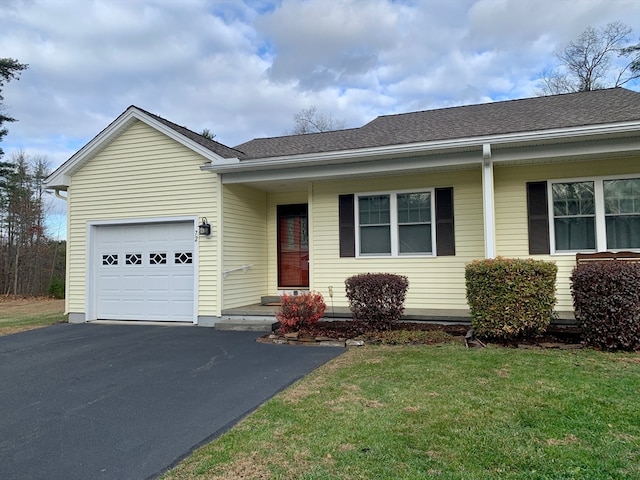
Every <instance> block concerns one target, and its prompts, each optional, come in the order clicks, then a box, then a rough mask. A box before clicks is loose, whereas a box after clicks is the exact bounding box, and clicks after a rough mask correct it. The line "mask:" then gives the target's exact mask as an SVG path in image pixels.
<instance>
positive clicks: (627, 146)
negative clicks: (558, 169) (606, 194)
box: [492, 137, 640, 163]
mask: <svg viewBox="0 0 640 480" xmlns="http://www.w3.org/2000/svg"><path fill="white" fill-rule="evenodd" d="M493 147H494V148H493V155H492V158H493V161H494V162H496V163H509V162H512V163H518V162H526V161H533V160H537V161H549V160H553V159H563V158H567V157H594V156H602V157H604V156H616V155H621V154H634V153H637V154H640V137H620V138H613V139H612V138H608V139H604V140H590V139H585V140H584V141H580V142H571V143H557V144H551V143H550V144H545V145H534V146H531V145H529V146H524V147H518V146H515V147H512V148H509V147H508V146H507V148H495V144H494V145H493Z"/></svg>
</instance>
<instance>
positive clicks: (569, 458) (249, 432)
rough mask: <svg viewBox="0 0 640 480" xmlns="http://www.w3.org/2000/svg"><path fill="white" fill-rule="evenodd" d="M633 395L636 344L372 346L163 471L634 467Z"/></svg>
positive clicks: (390, 473)
mask: <svg viewBox="0 0 640 480" xmlns="http://www.w3.org/2000/svg"><path fill="white" fill-rule="evenodd" d="M282 348H304V347H287V346H283V347H282ZM639 402H640V355H639V354H628V353H624V354H612V353H603V352H597V351H593V350H578V351H563V350H521V349H509V348H499V347H489V348H486V349H477V350H476V349H471V350H467V349H465V348H464V346H461V345H459V344H445V345H441V346H422V347H377V346H368V347H362V348H356V349H351V350H349V351H347V352H346V353H345V354H344V355H342V356H340V357H338V358H337V359H335V360H334V361H332V362H330V363H328V364H327V365H325V366H323V367H321V368H320V369H318V370H317V371H315V372H314V373H312V374H311V375H310V376H308V377H307V378H305V379H303V380H301V381H300V382H298V383H296V384H295V385H293V386H292V387H291V388H289V389H287V390H286V391H284V392H282V393H281V394H280V395H278V396H276V397H275V398H274V399H272V400H270V401H269V402H267V403H266V404H265V405H263V406H262V407H261V408H259V409H258V410H257V411H256V412H254V413H253V414H251V415H250V416H249V417H248V418H246V419H245V420H244V421H242V422H241V423H240V424H239V425H237V426H236V427H235V428H233V429H232V430H231V431H229V432H227V433H226V434H225V435H223V436H222V437H220V438H219V439H218V440H216V441H214V442H213V443H211V444H209V445H207V446H204V447H203V448H201V449H199V450H198V451H196V452H195V453H194V454H193V455H192V456H191V457H189V458H187V459H186V460H185V461H184V462H182V463H181V464H180V465H179V466H178V467H177V468H176V469H174V470H173V471H172V472H169V473H168V474H167V475H166V476H165V477H164V478H165V479H195V478H202V479H205V478H206V479H227V480H229V479H240V478H242V479H309V480H311V479H425V478H434V479H465V480H469V479H483V480H484V479H527V480H528V479H629V478H640V408H639V405H640V403H639ZM212 415H215V412H212ZM203 421H206V419H203Z"/></svg>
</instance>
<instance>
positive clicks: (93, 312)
mask: <svg viewBox="0 0 640 480" xmlns="http://www.w3.org/2000/svg"><path fill="white" fill-rule="evenodd" d="M175 222H183V223H187V222H191V223H192V225H193V238H194V243H195V244H196V248H194V249H193V263H194V265H193V268H194V271H193V323H194V324H197V323H198V278H199V270H200V262H199V260H198V259H199V248H198V245H197V243H198V238H199V236H198V217H197V216H194V215H189V216H177V217H145V218H123V219H117V220H89V221H87V239H86V245H87V250H86V279H85V312H87V315H86V318H85V321H91V320H97V319H98V313H97V291H96V288H95V287H96V284H97V272H96V270H97V269H96V265H97V263H96V261H97V260H96V245H95V241H96V229H97V228H98V227H100V226H118V225H123V226H124V225H144V224H151V223H155V224H158V223H175Z"/></svg>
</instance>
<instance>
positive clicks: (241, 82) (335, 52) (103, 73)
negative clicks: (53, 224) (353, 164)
mask: <svg viewBox="0 0 640 480" xmlns="http://www.w3.org/2000/svg"><path fill="white" fill-rule="evenodd" d="M0 10H1V11H0V45H2V52H1V53H0V54H1V55H2V56H9V57H13V58H17V59H19V60H20V61H21V62H23V63H28V64H29V65H30V68H29V69H28V70H27V71H25V72H24V73H23V75H22V78H21V79H20V80H19V81H12V82H10V83H9V84H7V85H5V87H4V91H3V94H4V97H5V105H6V107H7V112H8V113H9V114H10V115H12V116H14V117H15V118H17V119H18V120H19V122H16V123H13V124H9V125H7V126H8V128H9V135H8V136H7V137H5V140H4V142H3V145H2V147H3V149H4V150H5V153H6V154H9V153H10V152H11V151H12V150H14V149H18V148H21V149H24V150H25V151H26V152H27V153H28V154H32V155H35V154H41V153H47V154H48V156H49V159H50V160H51V163H52V164H53V165H54V166H57V165H59V164H60V163H61V162H62V161H63V160H64V159H66V158H68V157H69V156H70V155H71V154H72V153H73V152H74V151H75V150H77V149H79V148H80V147H81V146H82V145H83V144H85V143H86V142H87V141H89V140H90V139H91V138H93V137H94V136H95V135H96V134H97V133H99V132H100V131H101V130H102V129H103V128H104V127H105V126H106V125H107V124H109V123H110V122H111V121H112V120H113V119H114V118H115V117H116V116H117V115H119V114H120V113H122V112H123V111H124V110H125V109H126V108H127V107H128V106H129V105H131V104H135V105H138V106H140V107H142V108H144V109H147V110H149V111H151V112H153V113H157V114H159V115H161V116H163V117H165V118H168V119H169V120H172V121H174V122H176V123H179V124H181V125H185V126H187V127H189V128H191V129H193V130H195V131H201V130H202V129H203V128H208V129H209V130H211V131H213V132H214V133H216V134H217V140H219V141H221V142H223V143H225V144H228V145H235V144H238V143H241V142H244V141H246V140H249V139H251V138H253V137H257V136H273V135H279V134H281V133H282V132H284V131H285V130H287V129H290V128H291V126H292V116H293V114H294V113H296V112H298V111H300V109H302V108H305V107H308V106H310V105H316V106H317V108H318V110H319V111H322V112H325V113H328V114H332V115H333V116H334V117H336V118H339V119H344V120H346V122H347V126H360V125H362V124H363V123H365V122H367V121H370V120H371V119H373V118H374V117H375V116H376V115H380V114H389V113H396V112H406V111H411V110H418V109H427V108H434V107H439V106H450V105H459V104H462V103H477V102H486V101H492V100H499V99H507V98H518V97H525V96H531V95H533V91H534V88H535V85H536V82H537V80H536V78H537V75H538V74H539V73H540V72H541V71H542V70H543V69H544V68H545V67H547V66H549V65H550V62H551V60H553V53H554V52H555V51H556V50H557V49H558V48H560V47H562V46H563V45H565V44H566V42H567V41H569V40H571V39H573V38H575V37H576V36H577V35H578V34H579V33H580V32H581V31H582V30H584V28H586V26H588V25H593V26H600V25H604V24H606V23H607V22H609V21H614V20H622V21H624V22H627V23H629V25H630V26H632V27H633V28H634V30H635V35H636V37H637V36H638V35H640V4H638V2H637V0H537V1H535V0H532V1H527V2H523V1H521V0H477V1H474V0H463V1H429V2H420V1H405V2H403V1H390V0H389V1H387V0H372V1H363V0H324V1H323V0H306V1H301V0H284V1H282V2H280V1H277V0H273V1H269V0H262V1H246V2H242V1H240V0H216V1H214V0H188V1H182V0H181V1H180V2H177V1H171V0H136V1H127V2H124V1H115V0H111V1H107V0H95V1H86V0H65V1H52V0H32V1H15V0H8V1H7V0H5V2H3V3H2V6H0ZM636 88H638V84H636Z"/></svg>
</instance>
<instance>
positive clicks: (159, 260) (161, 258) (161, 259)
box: [149, 253, 167, 265]
mask: <svg viewBox="0 0 640 480" xmlns="http://www.w3.org/2000/svg"><path fill="white" fill-rule="evenodd" d="M149 264H150V265H166V264H167V254H166V253H150V254H149Z"/></svg>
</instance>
